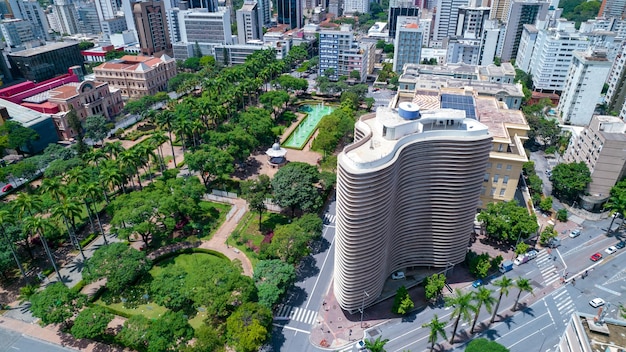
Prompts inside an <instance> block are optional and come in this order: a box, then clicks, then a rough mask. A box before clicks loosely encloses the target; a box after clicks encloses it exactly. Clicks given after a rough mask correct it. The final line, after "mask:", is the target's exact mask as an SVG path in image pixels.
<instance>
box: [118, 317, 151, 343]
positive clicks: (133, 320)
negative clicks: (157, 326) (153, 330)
mask: <svg viewBox="0 0 626 352" xmlns="http://www.w3.org/2000/svg"><path fill="white" fill-rule="evenodd" d="M150 325H151V324H150V320H149V319H148V318H146V317H145V316H143V315H141V314H137V315H133V316H131V317H130V318H129V319H128V320H126V321H125V322H124V326H123V327H122V330H121V331H120V332H119V334H117V336H116V339H117V341H118V342H119V343H121V344H122V345H124V346H127V347H130V348H132V349H134V350H137V351H146V349H147V347H148V339H149V335H148V331H149V330H150Z"/></svg>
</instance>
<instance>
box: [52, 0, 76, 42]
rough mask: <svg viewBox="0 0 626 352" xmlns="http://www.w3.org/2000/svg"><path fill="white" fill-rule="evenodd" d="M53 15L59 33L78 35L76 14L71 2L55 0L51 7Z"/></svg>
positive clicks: (69, 0)
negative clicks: (57, 24) (56, 19)
mask: <svg viewBox="0 0 626 352" xmlns="http://www.w3.org/2000/svg"><path fill="white" fill-rule="evenodd" d="M52 9H53V13H54V14H55V16H56V17H57V18H58V21H59V26H60V28H61V33H67V34H71V35H73V34H77V33H80V27H79V21H78V12H77V11H76V6H74V4H73V3H72V1H71V0H57V1H55V2H54V5H52Z"/></svg>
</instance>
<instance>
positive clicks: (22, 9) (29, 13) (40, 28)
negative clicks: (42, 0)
mask: <svg viewBox="0 0 626 352" xmlns="http://www.w3.org/2000/svg"><path fill="white" fill-rule="evenodd" d="M9 5H10V7H11V13H12V15H13V18H21V19H23V20H25V21H28V22H30V24H31V26H32V31H33V36H34V37H35V39H40V40H50V39H51V37H50V33H49V27H48V19H47V17H46V14H45V13H44V11H43V9H42V8H41V6H40V5H39V3H38V2H37V0H10V1H9Z"/></svg>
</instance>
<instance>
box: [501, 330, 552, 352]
mask: <svg viewBox="0 0 626 352" xmlns="http://www.w3.org/2000/svg"><path fill="white" fill-rule="evenodd" d="M549 327H550V326H544V327H543V328H541V329H539V330H537V331H535V332H533V333H532V334H530V335H527V336H526V337H524V338H523V339H521V340H519V341H517V342H516V343H514V344H512V345H511V346H509V347H508V349H511V348H512V347H513V346H515V345H517V344H518V343H520V342H522V341H524V340H526V339H527V338H529V337H531V336H533V335H535V334H537V333H540V332H541V330H543V329H546V328H549ZM542 334H543V333H542Z"/></svg>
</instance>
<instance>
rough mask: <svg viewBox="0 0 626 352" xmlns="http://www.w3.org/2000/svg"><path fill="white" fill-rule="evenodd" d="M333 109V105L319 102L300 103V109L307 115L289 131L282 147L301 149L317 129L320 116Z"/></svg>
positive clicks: (320, 119)
mask: <svg viewBox="0 0 626 352" xmlns="http://www.w3.org/2000/svg"><path fill="white" fill-rule="evenodd" d="M334 110H335V108H334V107H332V106H328V105H325V104H324V103H320V104H318V105H302V107H301V108H300V111H303V112H306V113H307V116H306V117H305V118H304V120H302V121H300V123H299V124H298V126H297V127H296V128H295V129H294V130H293V131H292V132H291V134H290V135H289V137H288V138H287V140H286V141H285V143H283V147H287V148H294V149H302V148H303V147H304V146H305V145H306V142H308V141H309V138H311V136H312V135H313V132H315V130H316V129H317V125H318V124H319V123H320V121H322V118H323V117H324V116H326V115H329V114H330V113H331V112H333V111H334Z"/></svg>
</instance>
